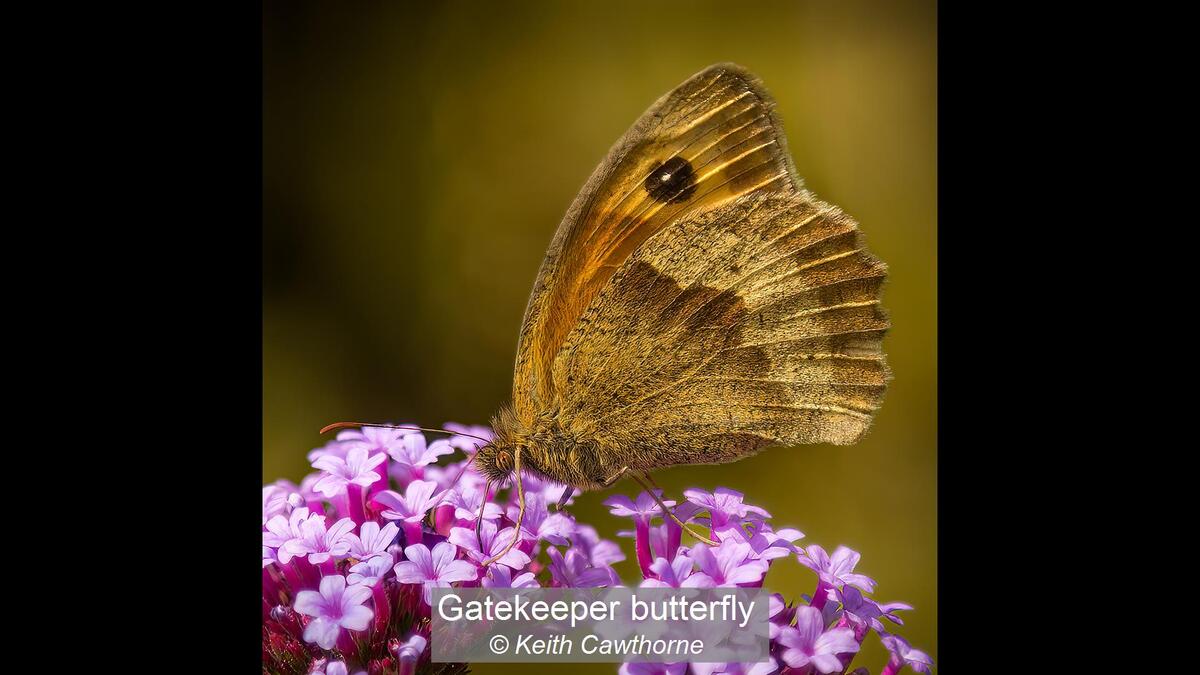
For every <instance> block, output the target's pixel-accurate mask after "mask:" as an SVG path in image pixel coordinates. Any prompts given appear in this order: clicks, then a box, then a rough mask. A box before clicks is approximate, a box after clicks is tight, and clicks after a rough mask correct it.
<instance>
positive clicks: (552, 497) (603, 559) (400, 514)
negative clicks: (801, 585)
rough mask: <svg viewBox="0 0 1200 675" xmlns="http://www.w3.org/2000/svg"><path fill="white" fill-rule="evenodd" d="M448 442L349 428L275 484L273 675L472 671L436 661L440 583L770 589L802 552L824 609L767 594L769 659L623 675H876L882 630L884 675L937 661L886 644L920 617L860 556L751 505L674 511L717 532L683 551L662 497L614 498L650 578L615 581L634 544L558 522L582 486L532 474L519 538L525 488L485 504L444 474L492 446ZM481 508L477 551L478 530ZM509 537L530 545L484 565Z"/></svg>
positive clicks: (475, 491)
mask: <svg viewBox="0 0 1200 675" xmlns="http://www.w3.org/2000/svg"><path fill="white" fill-rule="evenodd" d="M446 428H447V429H448V430H451V431H453V432H455V434H454V435H453V436H451V437H450V438H448V439H439V440H435V441H433V442H432V443H427V442H426V440H425V437H424V436H423V435H422V434H420V433H419V432H416V431H412V430H406V429H377V428H365V429H361V430H344V431H342V432H340V433H339V434H338V436H337V439H336V440H334V441H331V442H329V443H327V444H325V445H324V446H322V447H321V448H317V449H316V450H313V451H312V452H310V453H309V460H310V462H312V464H313V466H314V468H316V469H317V471H316V472H315V473H312V474H309V475H307V476H305V477H304V478H303V479H302V480H301V481H300V483H299V484H296V483H292V482H290V481H276V482H275V483H272V484H270V485H267V486H264V487H263V496H262V498H263V514H262V518H263V520H262V560H263V566H262V570H263V671H264V672H265V673H329V674H339V675H340V674H345V675H349V674H350V673H354V674H358V673H371V674H374V673H400V674H401V675H414V674H415V673H417V672H419V671H424V670H426V669H427V668H430V667H431V666H433V665H436V666H438V669H439V670H440V671H441V672H443V673H460V672H463V671H464V669H465V668H466V665H467V664H431V663H430V648H429V642H428V640H429V621H430V612H431V608H430V604H431V600H432V591H433V589H434V588H438V587H448V586H457V585H469V586H474V585H480V586H484V587H487V588H537V587H544V586H559V587H564V586H567V587H577V588H589V587H600V586H620V585H629V586H643V587H662V588H708V587H714V586H748V587H758V586H761V585H762V584H763V580H764V578H765V575H766V573H767V571H768V570H769V569H770V567H771V566H772V565H775V564H786V563H785V562H784V561H785V559H787V558H790V557H792V556H795V558H796V560H798V561H799V562H800V563H802V564H803V565H805V566H806V567H808V568H810V569H812V570H813V571H814V572H815V573H816V575H817V580H816V590H814V591H813V593H812V596H811V597H812V599H811V600H809V599H808V596H804V595H801V596H800V597H801V598H803V600H802V601H797V602H795V603H791V604H789V603H788V602H787V601H786V600H785V599H784V596H783V595H780V594H774V595H772V596H771V598H770V610H769V613H770V620H769V621H770V622H769V628H770V646H771V651H770V656H769V657H768V661H766V662H764V663H694V664H687V663H673V664H653V663H628V664H623V665H621V666H620V668H619V671H620V672H622V673H631V674H635V673H636V674H638V675H642V674H649V673H671V674H672V675H684V674H685V673H689V672H690V673H696V674H699V675H709V674H716V673H729V674H743V675H770V674H771V673H785V672H795V673H800V674H804V675H807V674H808V673H816V672H820V673H830V672H847V673H853V674H854V675H864V674H866V673H867V670H866V669H865V668H863V667H855V666H854V664H852V661H853V659H854V658H855V656H856V655H857V654H858V653H859V651H860V647H861V645H862V644H863V642H864V640H866V639H867V638H868V637H869V636H870V634H871V633H875V634H877V635H878V637H879V639H881V640H882V641H883V645H884V646H885V648H887V649H888V651H889V660H888V662H887V663H886V664H884V665H883V669H882V670H880V671H878V672H879V673H882V674H883V675H893V674H894V673H897V672H898V671H899V670H900V669H902V668H904V667H906V666H907V667H909V668H911V669H912V670H914V671H917V672H929V670H930V669H931V668H932V659H930V658H929V655H928V654H926V653H925V652H922V651H920V650H917V649H913V648H912V647H911V646H910V645H909V644H908V643H907V642H906V641H904V640H903V638H901V637H899V636H897V635H892V634H889V633H886V632H884V626H885V624H884V623H883V621H884V620H886V621H889V622H891V623H894V624H897V625H901V624H902V623H903V622H902V621H901V620H900V618H899V617H898V616H896V612H897V611H900V610H910V609H912V608H911V607H910V606H909V605H906V604H904V603H900V602H892V603H878V602H877V601H875V600H874V599H872V598H870V597H869V596H868V595H867V593H870V592H871V591H872V590H873V589H874V587H875V581H874V580H873V579H871V578H870V577H867V576H865V575H863V574H861V573H856V572H855V571H854V570H855V567H856V565H857V564H858V563H859V562H860V557H861V556H859V554H858V553H857V552H855V551H852V550H850V549H848V548H846V547H844V546H842V547H838V548H836V549H834V552H833V554H832V555H829V554H826V553H825V550H824V549H822V548H821V547H820V546H817V545H809V546H808V547H807V548H805V549H801V548H798V547H797V546H796V544H795V542H797V541H798V540H800V539H801V538H803V537H804V535H803V533H801V532H800V531H799V530H795V529H790V528H781V529H778V530H776V529H774V528H773V527H772V525H771V523H770V518H771V516H770V514H769V513H768V512H767V511H766V510H765V509H762V508H760V507H758V506H755V505H753V504H750V503H747V501H746V498H745V496H744V495H743V494H742V493H740V492H737V491H735V490H730V489H728V488H723V487H717V488H716V489H715V490H713V491H712V492H708V491H706V490H700V489H692V490H687V491H685V492H684V495H685V497H686V501H682V502H680V503H678V504H677V503H676V502H674V501H667V502H666V503H667V504H668V507H669V508H671V509H672V511H673V513H674V514H675V515H676V516H677V517H678V518H679V519H680V520H682V521H684V522H691V521H695V522H699V523H707V524H708V526H709V528H710V531H711V536H712V537H713V538H715V539H717V540H718V542H719V545H718V546H716V547H709V546H707V545H705V544H703V543H696V544H692V545H690V546H684V545H683V544H682V535H683V530H682V528H680V526H679V525H678V524H676V523H675V522H674V521H673V520H671V519H669V518H667V517H666V514H664V513H663V512H662V509H661V507H660V506H659V505H658V504H657V503H656V502H655V500H654V499H653V497H651V495H649V494H646V493H641V494H638V495H637V496H636V497H632V498H631V497H629V496H625V495H613V496H611V497H610V498H609V499H607V500H606V501H605V504H606V505H608V506H609V507H610V512H611V513H612V515H614V516H616V517H618V518H629V519H632V520H633V525H634V529H633V531H632V532H631V534H632V535H633V539H634V549H635V554H636V559H637V561H638V568H639V569H640V570H641V577H642V578H641V579H636V580H633V581H630V582H623V581H622V580H621V579H620V577H619V576H618V575H617V573H616V571H615V569H614V568H613V567H612V565H613V564H615V563H617V562H620V561H622V560H625V558H626V555H625V552H623V551H622V550H621V547H620V546H619V545H618V544H617V543H616V542H614V541H610V540H606V539H603V538H601V537H600V536H599V534H598V533H597V531H596V528H594V527H592V526H591V525H588V524H586V523H580V522H576V521H575V519H574V518H573V517H572V516H571V515H570V513H569V512H565V511H560V510H559V509H560V508H561V507H562V506H564V505H570V504H571V503H572V500H573V498H574V496H575V495H576V494H577V491H576V490H574V488H570V487H568V486H562V485H557V484H554V483H550V482H548V481H544V480H540V479H538V478H536V477H535V476H526V477H525V488H526V511H525V519H524V522H523V523H522V527H521V529H520V531H517V530H516V529H515V525H516V523H515V518H516V516H517V508H516V497H515V494H514V493H515V490H513V489H511V488H509V489H507V490H501V491H499V492H498V494H492V495H484V494H483V489H484V484H485V479H484V478H483V476H481V475H480V474H479V473H478V472H477V471H475V470H474V467H470V466H468V465H467V464H466V460H465V459H459V458H455V459H453V460H452V461H445V459H447V455H449V454H451V453H454V452H456V450H457V451H463V452H466V453H473V452H474V451H475V450H476V449H477V448H478V447H479V446H480V445H482V442H481V441H479V440H477V439H474V438H471V437H470V436H468V435H467V434H470V435H471V436H480V437H483V438H491V431H490V430H489V429H487V428H486V427H477V426H462V425H454V424H447V425H446ZM660 496H661V494H660ZM481 505H484V507H485V508H484V511H483V513H484V522H483V523H482V531H481V534H482V538H483V542H482V543H481V542H480V541H479V538H477V537H476V534H475V519H476V517H477V516H478V514H479V507H480V506H481ZM514 536H515V537H518V538H519V540H518V542H517V545H516V546H514V547H513V548H512V550H510V551H509V552H508V553H507V554H506V555H505V556H504V558H502V559H501V560H499V561H496V562H493V563H491V564H489V565H487V566H486V567H485V566H484V565H483V563H484V562H485V561H486V560H488V559H489V558H490V557H492V556H494V555H495V554H496V553H499V552H500V551H501V550H502V549H503V548H505V547H506V546H507V544H508V542H509V541H511V539H512V537H514ZM543 542H544V543H545V544H546V546H545V549H544V550H541V548H540V547H541V546H542V544H543ZM788 595H789V596H790V597H796V595H797V594H796V593H789V594H788Z"/></svg>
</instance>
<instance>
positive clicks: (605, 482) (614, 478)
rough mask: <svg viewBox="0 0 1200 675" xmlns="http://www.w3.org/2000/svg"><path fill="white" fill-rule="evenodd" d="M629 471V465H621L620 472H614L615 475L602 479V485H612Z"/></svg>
mask: <svg viewBox="0 0 1200 675" xmlns="http://www.w3.org/2000/svg"><path fill="white" fill-rule="evenodd" d="M628 471H629V467H627V466H623V467H621V470H620V471H618V472H616V473H614V474H613V475H611V476H609V477H608V478H605V479H604V480H602V481H600V487H608V486H610V485H612V484H613V483H615V482H617V480H619V479H620V478H621V476H624V475H625V474H626V472H628Z"/></svg>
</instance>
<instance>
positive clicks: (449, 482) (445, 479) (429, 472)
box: [421, 459, 486, 490]
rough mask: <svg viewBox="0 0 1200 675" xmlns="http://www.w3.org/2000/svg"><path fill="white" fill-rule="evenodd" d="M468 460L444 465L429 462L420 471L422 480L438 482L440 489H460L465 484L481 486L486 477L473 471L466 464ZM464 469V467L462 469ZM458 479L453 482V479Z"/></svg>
mask: <svg viewBox="0 0 1200 675" xmlns="http://www.w3.org/2000/svg"><path fill="white" fill-rule="evenodd" d="M468 461H470V460H467V459H464V460H462V461H461V462H452V463H450V464H447V465H445V466H440V465H437V464H430V465H429V466H426V467H425V468H424V469H422V471H421V478H422V479H423V480H431V481H433V482H435V483H437V484H438V488H439V489H442V490H450V489H455V490H462V489H464V488H465V487H467V486H471V487H473V488H482V487H483V484H484V482H485V480H486V479H484V477H483V476H481V475H479V474H478V473H476V472H475V471H472V470H471V469H470V467H468V466H467V462H468ZM464 469H466V470H465V471H464ZM456 480H457V481H458V482H457V483H455V482H454V481H456Z"/></svg>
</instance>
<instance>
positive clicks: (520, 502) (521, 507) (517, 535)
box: [483, 446, 525, 567]
mask: <svg viewBox="0 0 1200 675" xmlns="http://www.w3.org/2000/svg"><path fill="white" fill-rule="evenodd" d="M513 475H514V476H515V477H516V481H517V526H516V527H515V528H513V536H512V539H511V540H509V542H508V546H505V547H504V550H503V551H501V552H500V554H499V555H494V556H492V557H491V558H488V559H487V560H485V561H484V562H483V566H484V567H487V566H488V565H491V564H492V563H494V562H496V561H497V560H499V559H501V558H503V557H504V556H506V555H508V552H509V551H511V550H512V548H513V546H516V545H517V541H519V540H520V539H521V523H522V522H524V520H525V482H524V481H522V480H521V447H520V446H517V449H516V451H515V452H513Z"/></svg>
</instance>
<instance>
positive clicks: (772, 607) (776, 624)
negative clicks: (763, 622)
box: [767, 593, 796, 640]
mask: <svg viewBox="0 0 1200 675" xmlns="http://www.w3.org/2000/svg"><path fill="white" fill-rule="evenodd" d="M767 609H768V611H769V613H768V615H767V616H768V619H770V622H769V623H768V624H767V636H768V637H770V638H771V639H772V640H776V639H778V638H779V631H780V630H782V629H783V627H784V626H790V625H791V623H792V618H793V617H795V616H796V608H795V607H789V606H788V604H787V603H786V602H784V600H783V596H782V595H780V594H778V593H772V594H771V597H770V598H769V599H768V601H767Z"/></svg>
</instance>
